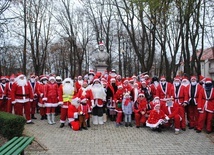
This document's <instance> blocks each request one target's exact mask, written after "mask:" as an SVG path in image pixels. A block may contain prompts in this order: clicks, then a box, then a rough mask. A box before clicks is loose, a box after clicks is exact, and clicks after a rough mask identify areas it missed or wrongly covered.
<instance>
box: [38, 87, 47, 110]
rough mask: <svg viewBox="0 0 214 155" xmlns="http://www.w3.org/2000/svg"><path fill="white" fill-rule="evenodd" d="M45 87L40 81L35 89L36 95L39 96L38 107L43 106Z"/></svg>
mask: <svg viewBox="0 0 214 155" xmlns="http://www.w3.org/2000/svg"><path fill="white" fill-rule="evenodd" d="M46 89H47V87H46V86H45V85H44V84H42V83H39V84H38V87H37V90H36V91H37V95H38V97H39V102H38V106H39V107H45V103H44V93H46Z"/></svg>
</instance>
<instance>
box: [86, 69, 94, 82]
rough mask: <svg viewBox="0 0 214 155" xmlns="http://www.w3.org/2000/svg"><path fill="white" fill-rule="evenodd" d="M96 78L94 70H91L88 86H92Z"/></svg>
mask: <svg viewBox="0 0 214 155" xmlns="http://www.w3.org/2000/svg"><path fill="white" fill-rule="evenodd" d="M94 76H95V72H94V71H93V70H89V73H88V84H89V85H91V84H92V83H93V80H94Z"/></svg>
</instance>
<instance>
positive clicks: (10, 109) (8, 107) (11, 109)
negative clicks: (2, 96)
mask: <svg viewBox="0 0 214 155" xmlns="http://www.w3.org/2000/svg"><path fill="white" fill-rule="evenodd" d="M12 111H13V104H12V103H11V99H8V100H7V112H9V113H12Z"/></svg>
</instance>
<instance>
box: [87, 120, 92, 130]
mask: <svg viewBox="0 0 214 155" xmlns="http://www.w3.org/2000/svg"><path fill="white" fill-rule="evenodd" d="M87 127H88V128H90V127H91V126H90V118H89V119H88V120H87Z"/></svg>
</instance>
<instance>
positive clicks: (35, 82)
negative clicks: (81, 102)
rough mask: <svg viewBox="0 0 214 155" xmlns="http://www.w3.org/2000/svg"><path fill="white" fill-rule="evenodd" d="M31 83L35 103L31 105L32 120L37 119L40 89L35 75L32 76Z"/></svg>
mask: <svg viewBox="0 0 214 155" xmlns="http://www.w3.org/2000/svg"><path fill="white" fill-rule="evenodd" d="M29 83H30V86H31V87H32V90H33V95H34V97H33V102H32V103H31V118H32V119H37V118H36V117H35V112H36V107H37V104H38V96H37V89H38V87H39V83H38V82H37V81H36V75H35V74H34V73H32V74H31V75H30V79H29Z"/></svg>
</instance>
